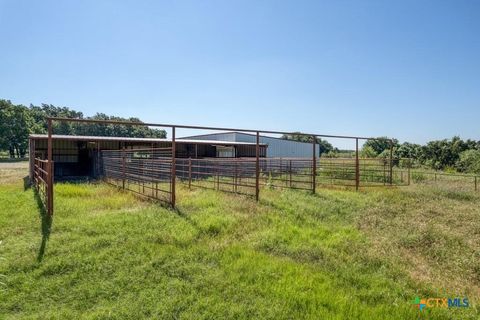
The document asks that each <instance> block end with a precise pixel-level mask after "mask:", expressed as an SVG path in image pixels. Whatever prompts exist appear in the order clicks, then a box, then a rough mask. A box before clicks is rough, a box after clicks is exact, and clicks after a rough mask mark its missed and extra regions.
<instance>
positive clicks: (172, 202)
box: [170, 126, 177, 207]
mask: <svg viewBox="0 0 480 320" xmlns="http://www.w3.org/2000/svg"><path fill="white" fill-rule="evenodd" d="M176 149H177V148H176V143H175V126H173V127H172V173H171V199H170V202H171V205H172V207H175V200H176V199H175V180H176V168H175V167H176V163H175V162H176V161H175V156H176V154H175V153H176Z"/></svg>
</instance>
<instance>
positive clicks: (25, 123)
mask: <svg viewBox="0 0 480 320" xmlns="http://www.w3.org/2000/svg"><path fill="white" fill-rule="evenodd" d="M32 125H33V120H32V118H31V116H30V113H29V110H28V108H27V107H25V106H22V105H13V104H12V103H11V102H10V101H8V100H0V149H3V150H8V151H9V154H10V157H11V158H14V157H19V158H23V157H25V154H26V152H27V148H28V135H29V134H30V129H31V127H32Z"/></svg>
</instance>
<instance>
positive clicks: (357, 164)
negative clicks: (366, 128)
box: [355, 138, 360, 191]
mask: <svg viewBox="0 0 480 320" xmlns="http://www.w3.org/2000/svg"><path fill="white" fill-rule="evenodd" d="M359 188H360V160H359V158H358V138H356V139H355V190H356V191H358V189H359Z"/></svg>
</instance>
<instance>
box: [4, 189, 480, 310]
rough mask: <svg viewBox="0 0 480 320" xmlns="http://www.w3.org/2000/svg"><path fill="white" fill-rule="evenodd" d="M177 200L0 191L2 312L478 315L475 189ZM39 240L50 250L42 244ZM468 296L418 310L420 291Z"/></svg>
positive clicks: (186, 196) (194, 193) (187, 196)
mask: <svg viewBox="0 0 480 320" xmlns="http://www.w3.org/2000/svg"><path fill="white" fill-rule="evenodd" d="M178 188H179V191H178V208H177V209H176V210H172V209H169V208H166V207H162V206H161V205H159V204H157V203H154V202H149V201H143V200H141V199H139V198H136V197H134V196H133V195H132V194H130V193H124V192H120V191H118V190H117V189H116V188H114V187H111V186H108V185H105V184H101V183H100V184H94V183H78V184H70V183H62V184H57V185H56V193H55V195H56V198H55V206H56V210H55V216H54V219H53V222H51V224H49V223H48V221H46V220H45V219H46V217H45V216H43V215H41V214H40V210H39V208H38V205H37V203H36V202H35V199H34V194H33V191H32V190H30V189H27V190H24V188H23V185H22V184H20V183H17V182H14V183H6V184H1V185H0V204H1V206H2V211H1V214H0V240H2V241H3V245H2V247H0V256H3V257H4V260H2V261H0V273H1V274H5V276H6V279H5V281H4V282H5V290H4V291H3V292H0V318H2V319H3V318H5V319H25V318H26V319H74V318H75V319H76V318H83V319H142V318H151V319H177V318H180V319H198V318H201V319H216V318H231V319H250V318H259V319H296V318H301V319H413V318H419V317H420V318H431V319H451V318H465V319H469V318H470V319H476V318H477V316H478V314H477V312H478V309H477V307H476V302H477V301H478V298H479V296H480V294H479V290H478V289H479V280H480V273H479V272H480V269H479V268H478V259H477V258H478V255H479V252H480V250H479V246H480V245H479V243H480V242H479V241H478V240H479V239H478V237H479V234H480V233H479V232H478V231H479V230H480V224H479V222H478V221H479V220H478V215H479V213H480V212H479V206H478V203H479V202H478V201H479V197H478V196H477V195H474V194H468V196H461V195H466V194H464V193H457V194H455V195H452V194H444V193H441V192H436V191H434V190H433V189H415V188H413V187H412V188H411V189H405V190H400V189H397V190H369V191H365V192H359V193H356V192H352V191H336V190H319V191H318V193H317V194H316V195H311V194H310V193H308V192H301V191H292V190H278V189H275V188H265V189H262V191H261V192H262V196H261V201H260V202H259V203H256V202H255V201H254V199H252V197H245V196H236V195H230V194H226V193H220V192H216V191H212V190H202V189H193V190H191V191H189V190H188V189H186V188H185V187H184V186H182V185H181V184H179V185H178ZM42 247H43V249H42ZM417 295H418V296H421V297H429V296H432V297H437V296H442V297H443V296H457V295H459V296H463V295H468V297H469V298H470V301H472V302H473V303H474V306H473V307H471V308H469V309H464V310H443V309H436V310H435V309H432V310H425V311H422V312H421V313H420V312H419V311H418V310H416V309H415V308H414V307H413V306H412V300H413V299H414V297H415V296H417Z"/></svg>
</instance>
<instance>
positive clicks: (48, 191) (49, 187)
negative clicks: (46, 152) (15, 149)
mask: <svg viewBox="0 0 480 320" xmlns="http://www.w3.org/2000/svg"><path fill="white" fill-rule="evenodd" d="M32 182H33V186H34V187H35V190H36V191H37V193H38V196H39V198H40V201H41V202H42V205H43V207H44V209H45V211H46V212H47V213H48V214H49V215H51V214H52V213H53V161H48V160H42V159H40V158H35V159H34V161H33V181H32Z"/></svg>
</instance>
